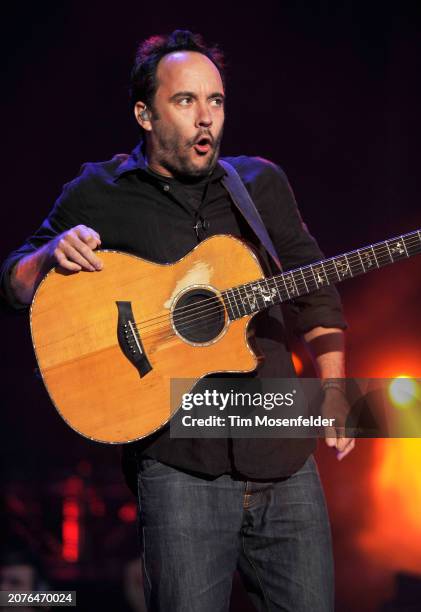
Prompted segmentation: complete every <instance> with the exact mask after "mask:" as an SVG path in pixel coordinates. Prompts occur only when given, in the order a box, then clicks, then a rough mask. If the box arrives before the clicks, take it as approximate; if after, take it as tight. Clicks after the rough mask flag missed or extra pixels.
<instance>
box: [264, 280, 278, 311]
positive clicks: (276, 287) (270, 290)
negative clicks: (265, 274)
mask: <svg viewBox="0 0 421 612" xmlns="http://www.w3.org/2000/svg"><path fill="white" fill-rule="evenodd" d="M273 282H274V284H275V286H274V287H272V289H271V288H270V287H269V284H268V281H267V278H265V279H264V283H265V285H266V290H267V292H268V294H269V297H270V301H271V302H272V306H273V298H274V292H273V289H275V293H277V294H278V296H279V299H280V300H281V302H282V297H281V294H280V293H279V289H278V283H277V282H276V276H274V277H273Z"/></svg>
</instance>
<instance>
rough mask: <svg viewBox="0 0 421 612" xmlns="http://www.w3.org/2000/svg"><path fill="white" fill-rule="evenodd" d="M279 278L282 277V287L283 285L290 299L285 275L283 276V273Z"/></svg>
mask: <svg viewBox="0 0 421 612" xmlns="http://www.w3.org/2000/svg"><path fill="white" fill-rule="evenodd" d="M281 279H282V281H283V283H284V287H285V291H286V292H287V296H288V299H289V300H290V299H291V296H290V294H289V291H288V287H287V285H286V282H285V276H284V274H281Z"/></svg>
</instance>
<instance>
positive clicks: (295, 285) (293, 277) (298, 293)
mask: <svg viewBox="0 0 421 612" xmlns="http://www.w3.org/2000/svg"><path fill="white" fill-rule="evenodd" d="M291 278H292V281H293V283H294V287H295V291H296V294H297V295H300V292H299V291H298V287H297V283H296V282H295V276H294V272H291Z"/></svg>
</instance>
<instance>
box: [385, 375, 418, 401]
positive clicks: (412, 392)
mask: <svg viewBox="0 0 421 612" xmlns="http://www.w3.org/2000/svg"><path fill="white" fill-rule="evenodd" d="M388 393H389V397H390V400H391V401H392V403H393V404H394V405H395V406H396V407H397V408H410V407H411V406H412V405H413V404H415V403H416V402H417V400H419V398H421V390H420V385H419V383H418V382H417V381H416V380H415V379H414V378H411V377H410V376H407V375H406V374H401V375H400V376H397V377H396V378H394V379H393V380H392V382H391V383H390V384H389V389H388Z"/></svg>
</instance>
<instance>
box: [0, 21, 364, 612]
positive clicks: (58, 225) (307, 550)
mask: <svg viewBox="0 0 421 612" xmlns="http://www.w3.org/2000/svg"><path fill="white" fill-rule="evenodd" d="M131 97H132V104H133V108H134V114H135V118H136V121H137V122H138V124H139V126H140V128H141V130H142V132H143V136H144V139H143V143H142V144H141V145H140V146H138V147H137V148H136V149H135V150H134V151H133V152H132V154H131V155H130V156H126V155H119V156H116V157H114V158H113V159H112V160H110V161H109V162H104V163H97V164H86V165H85V166H84V167H83V170H82V173H81V175H80V176H79V177H78V178H76V179H75V180H74V181H72V182H71V183H68V184H67V185H66V186H65V188H64V190H63V193H62V195H61V196H60V198H59V199H58V201H57V202H56V205H55V207H54V209H53V211H52V212H51V214H50V216H49V217H48V219H47V220H46V221H45V222H44V223H43V225H42V226H41V228H40V229H39V230H38V231H37V232H36V233H35V234H34V236H33V237H32V238H31V239H30V240H29V241H27V243H26V244H25V245H24V246H23V247H21V248H20V249H18V250H17V251H15V252H14V253H12V254H11V255H10V257H9V258H8V260H7V261H6V263H5V264H4V266H3V272H2V290H3V294H4V295H5V297H6V299H7V300H8V301H9V303H11V304H13V305H14V306H15V307H16V308H21V307H24V305H25V304H26V305H27V304H29V303H30V301H31V299H32V296H33V294H34V291H35V289H36V287H37V285H38V283H39V282H40V280H41V278H42V277H43V275H44V274H45V273H46V272H47V271H48V270H49V269H50V268H51V267H52V266H54V265H59V266H61V267H62V268H64V269H65V270H68V271H71V272H79V271H81V270H84V271H90V272H93V273H97V272H98V271H100V270H101V268H102V263H101V258H100V257H99V256H97V255H96V254H95V249H96V248H97V247H99V246H100V245H101V246H102V247H104V248H111V249H120V250H124V251H129V252H133V253H135V254H137V255H139V256H141V257H144V258H145V259H149V260H153V261H156V262H172V261H176V260H177V259H179V258H180V257H182V256H184V255H185V254H186V253H187V252H189V251H190V250H191V249H192V248H193V247H194V246H195V245H197V243H198V242H200V241H201V240H203V239H204V238H207V237H208V236H211V235H213V234H222V233H226V234H227V233H229V234H232V235H234V236H241V237H243V238H245V239H247V240H249V241H250V242H251V243H254V245H255V247H256V248H257V249H258V250H259V251H260V253H261V255H262V258H263V259H266V266H267V267H268V268H269V269H270V268H271V265H272V264H271V262H270V261H269V260H268V259H267V257H266V254H265V251H264V249H263V248H262V245H261V244H259V242H258V240H257V239H256V237H255V235H254V233H253V232H252V231H251V229H250V227H249V226H248V224H247V222H246V221H245V220H244V218H243V217H242V216H241V214H240V213H239V212H238V210H236V208H235V206H234V205H233V203H232V202H231V200H230V197H229V195H228V193H227V191H226V190H225V188H224V187H223V185H222V183H221V179H222V177H223V176H224V174H225V172H224V170H223V168H222V166H220V165H219V164H218V155H219V147H220V142H221V138H222V130H223V125H224V79H223V64H222V55H221V53H220V52H219V51H217V50H216V49H209V48H207V47H206V46H205V45H204V43H203V41H202V39H201V38H200V37H199V36H197V35H192V34H191V33H190V32H186V31H175V32H173V33H172V34H171V35H169V36H167V37H153V38H151V39H149V40H147V41H145V42H144V43H143V44H142V45H141V46H140V47H139V51H138V54H137V57H136V62H135V66H134V68H133V71H132V83H131ZM229 162H230V163H231V164H232V165H234V166H235V168H236V169H237V171H238V172H239V174H240V175H241V177H242V180H243V181H244V183H245V185H246V187H247V189H248V190H249V192H250V194H251V196H252V198H253V199H254V201H255V204H256V206H257V208H258V209H259V212H260V214H261V216H262V218H263V221H264V222H265V225H266V227H267V229H268V231H269V233H270V236H271V238H272V240H273V242H274V244H275V247H276V249H277V251H278V253H279V256H280V259H281V261H282V263H283V265H284V268H285V269H288V268H293V267H296V266H298V265H302V264H305V263H309V262H310V261H315V260H317V259H320V258H321V257H322V254H321V252H320V250H319V248H318V246H317V244H316V243H315V241H314V240H313V239H312V238H311V236H310V235H309V234H308V232H307V231H306V229H305V226H304V225H303V223H302V221H301V218H300V215H299V213H298V210H297V207H296V203H295V201H294V197H293V195H292V192H291V190H290V188H289V185H288V182H287V180H286V177H285V175H284V173H283V172H282V170H281V169H280V168H278V167H277V166H275V165H274V164H271V163H270V162H267V161H265V160H261V159H258V158H248V157H245V156H242V157H238V158H229ZM275 271H276V270H275ZM291 312H292V313H293V315H294V317H295V331H296V332H297V333H300V334H302V335H304V338H305V340H306V341H307V343H309V345H310V346H313V347H314V348H315V351H314V354H315V359H316V362H317V367H318V369H319V373H320V376H321V377H322V378H324V379H326V378H341V377H343V376H344V358H343V332H342V330H343V329H344V328H345V327H346V325H345V322H344V319H343V316H342V312H341V308H340V304H339V299H338V296H337V293H336V291H335V290H334V289H333V288H325V289H320V290H319V291H317V292H315V293H313V294H312V295H308V296H305V297H302V298H300V299H297V300H296V301H295V303H294V305H293V306H291ZM251 328H252V329H253V332H254V335H255V339H256V342H257V344H258V345H259V347H260V349H261V351H262V352H263V354H264V355H265V359H264V361H263V363H261V365H260V366H259V368H258V372H257V376H258V377H261V378H265V377H272V378H274V377H279V378H282V377H292V376H294V368H293V365H292V361H291V354H290V352H289V350H288V346H287V342H286V339H285V324H284V321H283V317H282V314H281V310H280V308H279V306H278V307H276V306H273V307H271V308H270V309H268V310H267V311H265V312H264V313H260V314H259V315H257V316H256V317H255V318H254V320H253V323H252V324H251ZM326 345H328V349H326V348H325V347H326ZM329 345H330V348H329ZM326 393H327V394H328V395H329V396H330V397H331V398H333V400H335V399H336V398H338V399H339V397H340V396H341V391H340V388H338V387H336V386H331V387H329V389H328V390H327V391H326ZM328 443H329V445H331V446H335V447H336V448H337V449H338V451H339V454H338V458H342V457H344V456H345V455H346V454H347V453H348V452H349V451H350V450H351V449H352V447H353V441H352V440H348V439H345V438H340V437H338V438H336V437H334V438H330V439H329V440H328ZM313 450H314V444H313V441H312V440H304V439H301V440H250V439H228V440H227V439H214V440H212V439H201V440H195V439H171V438H170V437H169V432H168V428H164V429H163V430H161V431H159V432H157V433H156V434H154V435H153V436H150V437H149V438H147V439H146V440H143V441H142V442H139V443H136V444H134V445H130V446H128V447H127V448H126V449H125V456H126V468H127V470H128V476H129V479H131V481H132V483H133V482H134V486H135V487H136V489H137V493H138V496H139V507H140V520H141V526H142V546H143V553H144V557H143V559H144V573H145V591H146V600H147V605H148V609H150V610H163V611H168V610H171V611H180V612H181V611H182V612H187V611H189V610H191V611H195V612H207V611H209V612H210V611H212V612H213V611H214V610H226V609H227V608H228V604H229V597H230V590H231V583H232V576H233V573H234V571H235V569H236V568H237V567H238V569H239V570H240V572H241V574H242V576H243V579H244V581H245V584H246V587H247V590H248V591H249V593H250V596H251V597H252V599H253V601H254V603H255V605H256V607H257V608H258V609H259V610H263V609H267V610H294V612H305V611H310V610H311V611H312V612H316V611H320V612H322V611H323V612H326V611H328V610H331V609H332V607H333V603H332V599H333V588H332V582H333V570H332V558H331V544H330V533H329V523H328V518H327V513H326V508H325V503H324V498H323V493H322V490H321V486H320V482H319V478H318V474H317V469H316V467H315V463H314V459H313V457H312V451H313ZM133 476H134V477H135V478H134V479H133Z"/></svg>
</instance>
